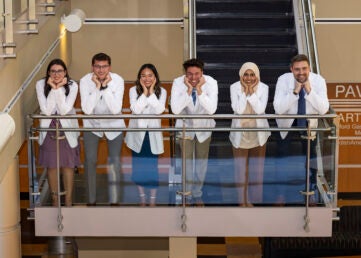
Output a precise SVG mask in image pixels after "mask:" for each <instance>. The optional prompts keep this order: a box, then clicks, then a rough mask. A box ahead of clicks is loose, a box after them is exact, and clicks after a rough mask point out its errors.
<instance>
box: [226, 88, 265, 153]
mask: <svg viewBox="0 0 361 258" xmlns="http://www.w3.org/2000/svg"><path fill="white" fill-rule="evenodd" d="M241 87H242V86H241V83H240V82H239V81H238V82H235V83H233V84H232V85H231V87H230V91H231V105H232V109H233V111H234V114H236V115H237V114H238V115H242V114H244V111H245V109H246V106H247V102H249V103H250V105H251V107H252V109H253V110H254V112H255V113H256V114H258V115H263V114H265V110H266V107H267V101H268V86H267V85H266V84H264V83H262V82H260V83H258V86H257V91H256V92H255V93H253V94H252V95H250V96H246V94H245V93H244V92H243V91H242V90H241ZM241 122H242V119H232V127H233V128H237V127H238V128H239V127H240V125H241ZM256 124H257V127H258V128H269V124H268V121H267V119H256ZM270 135H271V133H270V132H265V131H258V132H257V136H258V143H259V146H263V145H264V144H265V143H266V142H267V139H268V137H269V136H270ZM229 139H230V141H231V143H232V145H233V147H235V148H239V147H240V145H239V144H240V142H241V140H242V133H241V132H240V131H239V132H236V131H231V132H230V134H229Z"/></svg>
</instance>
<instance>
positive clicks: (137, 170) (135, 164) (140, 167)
mask: <svg viewBox="0 0 361 258" xmlns="http://www.w3.org/2000/svg"><path fill="white" fill-rule="evenodd" d="M129 99H130V109H131V111H132V114H136V115H140V114H142V115H143V114H144V115H145V114H149V115H159V114H162V113H163V112H164V110H165V102H166V99H167V92H166V90H165V89H164V88H162V87H161V82H160V79H159V74H158V72H157V69H156V67H155V66H154V65H153V64H144V65H142V66H141V67H140V69H139V72H138V76H137V80H136V82H135V86H133V87H132V88H130V90H129ZM128 127H129V128H145V130H144V131H136V132H127V134H126V136H125V142H126V144H127V146H128V147H129V148H130V149H131V150H132V180H133V182H135V184H137V186H138V191H139V197H140V205H141V206H145V205H146V204H147V202H148V199H147V193H146V190H149V195H150V196H149V205H150V206H155V205H156V198H157V188H158V185H159V173H158V156H159V154H162V153H163V152H164V146H163V133H162V132H161V131H147V130H146V128H161V119H130V120H129V126H128Z"/></svg>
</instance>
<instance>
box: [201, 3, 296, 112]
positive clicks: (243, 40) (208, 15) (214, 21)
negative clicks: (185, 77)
mask: <svg viewBox="0 0 361 258" xmlns="http://www.w3.org/2000/svg"><path fill="white" fill-rule="evenodd" d="M196 44H197V57H198V58H200V59H201V60H203V61H204V62H205V74H209V75H211V76H213V77H214V78H215V79H216V80H217V81H218V87H219V95H218V97H219V104H218V109H217V113H220V114H227V113H230V114H231V113H233V112H232V108H231V105H230V92H229V86H230V85H231V84H232V83H233V82H235V81H238V80H239V75H238V71H239V69H240V67H241V66H242V64H243V63H245V62H248V61H250V62H254V63H256V64H257V65H258V66H259V68H260V73H261V81H262V82H264V83H266V84H267V85H268V86H269V87H270V92H269V103H270V105H268V108H267V110H266V113H274V112H273V107H272V102H273V95H274V86H275V83H276V81H277V77H278V76H279V75H281V74H282V73H284V72H287V71H289V62H290V59H291V58H292V56H294V55H295V54H297V40H296V33H295V28H294V16H293V8H292V0H222V1H219V0H196Z"/></svg>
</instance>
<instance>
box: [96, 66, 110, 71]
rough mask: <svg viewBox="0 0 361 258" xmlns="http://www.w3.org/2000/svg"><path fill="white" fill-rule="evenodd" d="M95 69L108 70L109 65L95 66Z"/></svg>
mask: <svg viewBox="0 0 361 258" xmlns="http://www.w3.org/2000/svg"><path fill="white" fill-rule="evenodd" d="M93 67H94V69H97V70H101V69H107V68H108V67H109V65H93Z"/></svg>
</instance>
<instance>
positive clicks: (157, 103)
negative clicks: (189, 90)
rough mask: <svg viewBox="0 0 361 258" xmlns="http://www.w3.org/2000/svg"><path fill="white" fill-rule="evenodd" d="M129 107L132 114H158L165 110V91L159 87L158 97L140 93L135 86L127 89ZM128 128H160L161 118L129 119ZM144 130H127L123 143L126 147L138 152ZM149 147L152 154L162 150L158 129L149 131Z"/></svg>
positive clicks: (160, 134)
mask: <svg viewBox="0 0 361 258" xmlns="http://www.w3.org/2000/svg"><path fill="white" fill-rule="evenodd" d="M129 99H130V109H131V110H132V114H136V115H140V114H143V115H146V114H153V115H160V114H162V113H163V112H164V110H165V103H166V100H167V91H166V90H165V89H164V88H161V94H160V96H159V99H158V98H157V96H156V95H155V94H154V93H153V94H152V95H150V96H148V97H147V96H145V95H144V94H142V95H140V97H139V98H138V94H137V91H136V86H133V87H132V88H130V90H129ZM128 127H129V128H161V119H130V120H129V126H128ZM145 132H146V131H137V132H127V134H126V136H125V143H126V144H127V146H128V148H130V149H131V150H133V151H135V152H137V153H139V152H140V151H141V148H142V144H143V141H144V137H145ZM149 141H150V149H151V151H152V153H153V154H161V153H163V152H164V146H163V133H162V132H160V131H150V132H149Z"/></svg>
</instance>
